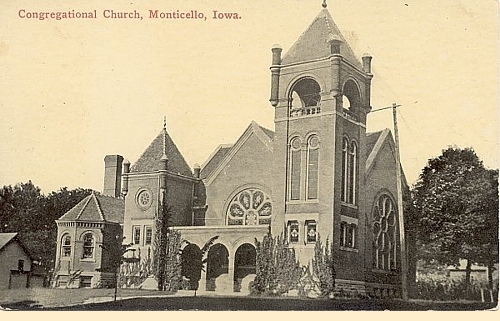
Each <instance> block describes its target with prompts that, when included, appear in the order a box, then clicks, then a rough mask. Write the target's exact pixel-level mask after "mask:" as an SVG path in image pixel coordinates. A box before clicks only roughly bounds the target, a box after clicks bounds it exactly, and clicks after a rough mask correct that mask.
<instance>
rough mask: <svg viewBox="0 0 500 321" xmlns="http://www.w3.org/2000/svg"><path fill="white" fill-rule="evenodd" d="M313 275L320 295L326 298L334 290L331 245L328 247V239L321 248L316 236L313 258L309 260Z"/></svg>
mask: <svg viewBox="0 0 500 321" xmlns="http://www.w3.org/2000/svg"><path fill="white" fill-rule="evenodd" d="M311 265H312V271H313V274H314V275H315V276H316V278H317V279H318V281H319V282H318V287H319V289H320V295H321V296H322V297H325V298H328V297H329V296H330V294H332V293H333V291H334V290H335V275H336V274H335V266H334V262H333V243H332V245H331V246H330V244H329V241H328V238H327V239H326V244H325V246H323V244H322V243H321V240H320V238H319V236H318V239H317V240H316V243H315V244H314V257H313V259H312V260H311Z"/></svg>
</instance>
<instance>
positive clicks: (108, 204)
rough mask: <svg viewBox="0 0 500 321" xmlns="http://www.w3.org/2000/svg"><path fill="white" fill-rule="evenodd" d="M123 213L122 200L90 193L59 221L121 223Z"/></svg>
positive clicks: (123, 202)
mask: <svg viewBox="0 0 500 321" xmlns="http://www.w3.org/2000/svg"><path fill="white" fill-rule="evenodd" d="M124 211H125V201H124V200H123V199H119V198H114V197H109V196H104V195H96V194H94V193H92V194H91V195H89V196H87V197H85V198H84V199H83V200H81V201H80V203H78V204H76V205H75V206H74V207H73V208H72V209H70V210H69V211H68V212H66V214H64V215H63V216H61V217H60V218H59V221H86V222H113V223H123V215H124Z"/></svg>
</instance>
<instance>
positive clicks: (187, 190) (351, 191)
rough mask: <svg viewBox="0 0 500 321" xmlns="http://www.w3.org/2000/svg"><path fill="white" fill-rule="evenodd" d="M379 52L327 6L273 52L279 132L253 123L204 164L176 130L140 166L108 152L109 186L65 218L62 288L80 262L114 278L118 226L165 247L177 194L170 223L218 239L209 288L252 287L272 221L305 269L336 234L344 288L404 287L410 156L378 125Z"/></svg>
mask: <svg viewBox="0 0 500 321" xmlns="http://www.w3.org/2000/svg"><path fill="white" fill-rule="evenodd" d="M371 59H372V58H371V57H370V56H369V55H368V54H364V55H363V56H362V57H361V59H359V58H358V57H357V56H356V55H355V54H354V52H353V51H352V49H351V48H350V47H349V45H348V43H347V42H346V40H345V38H344V37H343V36H342V34H341V32H340V30H339V29H338V27H337V25H336V24H335V23H334V21H333V19H332V17H331V15H330V13H329V12H328V9H327V8H326V6H324V8H323V9H321V11H320V12H319V14H318V15H317V16H316V17H315V18H314V20H313V21H312V23H311V24H310V25H309V27H308V28H307V29H306V30H305V31H304V32H303V34H302V35H301V36H300V37H299V39H298V40H297V41H296V42H295V44H293V46H292V47H291V48H289V49H288V51H287V52H286V53H284V54H283V55H282V49H281V47H280V46H278V45H275V46H273V48H272V64H271V68H270V69H271V99H270V102H271V106H272V107H270V108H274V111H275V113H274V124H275V128H274V131H272V130H270V129H266V128H263V127H261V126H260V125H258V124H257V123H255V122H253V121H252V122H250V125H249V126H248V127H247V129H246V130H245V131H244V132H243V133H242V135H241V136H240V137H239V139H238V140H237V141H236V142H235V143H234V144H230V145H227V144H226V145H220V146H219V147H218V148H217V149H216V150H215V151H214V152H213V153H212V155H211V156H210V157H209V158H208V159H207V160H206V161H205V163H204V164H203V165H202V166H197V165H196V166H195V167H194V168H193V169H191V168H190V166H188V165H187V163H186V161H185V160H184V157H183V156H182V154H181V153H180V151H179V149H178V148H177V146H176V145H175V143H174V142H173V141H172V139H171V137H170V135H169V134H168V132H167V130H166V128H165V127H164V128H163V129H161V130H160V133H159V134H158V136H157V137H156V138H155V139H154V140H153V141H152V143H151V144H150V145H149V147H147V148H146V150H145V151H144V153H143V154H142V155H141V156H140V157H139V159H138V160H137V162H135V163H134V164H130V162H128V161H127V160H124V158H123V157H122V156H120V155H107V156H106V157H105V177H104V190H103V193H102V195H99V194H92V195H90V196H88V197H87V198H85V199H84V200H82V201H81V202H80V203H79V204H78V205H76V206H75V207H74V208H73V209H72V210H70V211H68V212H67V213H66V214H64V215H63V216H62V217H61V218H60V219H59V220H57V225H58V249H57V257H56V266H57V267H58V273H57V278H56V280H57V282H56V285H59V286H63V285H65V284H67V282H68V280H69V278H70V277H71V276H70V275H71V271H76V270H80V271H81V274H80V276H79V278H80V281H79V283H78V284H79V286H95V285H96V284H98V283H99V282H101V283H102V282H103V280H106V279H107V278H109V277H110V276H112V275H113V272H114V271H113V270H112V268H111V267H109V264H110V263H109V262H110V258H109V253H106V251H105V250H103V247H104V248H106V245H107V244H108V243H112V242H116V238H113V237H108V236H107V235H114V234H117V233H123V236H124V237H125V240H126V243H130V242H132V243H133V244H134V248H136V249H137V250H136V251H135V255H139V254H140V255H142V256H144V255H146V253H152V246H153V243H154V242H153V239H154V233H155V226H154V224H155V216H156V215H157V214H158V211H159V208H160V206H161V201H162V195H163V193H165V195H166V202H167V203H168V205H169V207H170V208H171V212H172V213H173V216H172V218H171V225H172V226H174V227H175V229H177V230H179V231H180V233H181V235H182V237H183V238H184V239H187V240H189V241H190V245H189V246H190V247H193V248H201V247H202V246H203V245H204V244H205V242H207V240H209V239H210V238H212V237H213V236H218V239H217V240H216V242H215V244H214V245H213V246H212V247H211V248H210V250H209V252H208V262H207V266H206V272H205V271H204V272H202V278H201V280H200V285H199V287H200V290H207V291H223V292H233V291H247V290H248V289H246V288H245V286H243V284H247V283H248V279H249V278H251V277H253V275H254V274H255V261H256V250H255V239H262V237H263V236H264V235H265V234H266V233H267V231H268V228H269V226H271V231H272V234H273V235H279V234H281V233H283V234H284V235H285V237H286V238H287V241H288V242H289V244H290V246H291V247H293V248H294V249H295V251H296V254H297V256H298V258H299V260H300V262H301V264H303V265H307V264H308V262H309V261H310V260H311V258H312V257H313V250H314V244H315V242H316V240H317V238H318V235H319V236H321V239H322V240H323V241H324V240H326V238H328V239H329V240H330V241H331V242H333V255H334V261H335V269H336V287H337V288H338V289H343V290H344V291H355V292H358V293H366V294H369V295H373V296H379V297H380V296H391V297H399V296H401V290H402V287H401V284H402V274H401V271H402V261H401V257H402V255H401V254H402V248H404V246H403V247H401V244H400V233H399V232H400V226H401V225H400V217H402V216H401V213H400V212H399V211H398V197H397V190H398V188H397V178H396V177H397V174H396V166H399V165H398V164H397V156H396V146H395V144H394V141H393V138H392V135H391V132H390V131H389V130H388V129H384V130H381V131H378V132H373V133H367V132H366V122H367V116H368V115H369V113H370V110H371V107H370V86H371V80H372V77H373V75H372V73H371ZM402 177H403V178H402V185H403V190H407V184H406V181H405V179H404V175H403V176H402ZM120 240H121V239H120ZM185 250H186V249H185ZM403 257H404V256H403Z"/></svg>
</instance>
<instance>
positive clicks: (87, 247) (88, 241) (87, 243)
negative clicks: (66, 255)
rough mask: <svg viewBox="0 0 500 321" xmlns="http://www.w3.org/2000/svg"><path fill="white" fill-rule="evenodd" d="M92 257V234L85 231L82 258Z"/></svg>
mask: <svg viewBox="0 0 500 321" xmlns="http://www.w3.org/2000/svg"><path fill="white" fill-rule="evenodd" d="M93 257H94V236H93V235H92V233H87V234H85V235H84V236H83V258H84V259H88V258H93Z"/></svg>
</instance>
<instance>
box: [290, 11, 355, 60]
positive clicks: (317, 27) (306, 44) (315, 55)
mask: <svg viewBox="0 0 500 321" xmlns="http://www.w3.org/2000/svg"><path fill="white" fill-rule="evenodd" d="M332 37H337V38H340V40H342V43H341V45H340V54H341V56H342V57H343V58H344V59H346V60H347V61H349V62H350V63H351V64H353V65H354V66H356V67H358V68H359V69H362V65H361V63H360V61H359V60H358V58H356V55H355V54H354V52H353V51H352V49H351V47H350V46H349V44H348V43H347V41H346V40H345V38H344V36H343V35H342V33H341V32H340V29H339V28H338V27H337V25H336V24H335V22H333V19H332V16H331V15H330V12H328V10H327V9H322V10H321V11H320V13H319V14H318V15H317V16H316V18H314V20H313V22H312V23H311V24H310V25H309V27H308V28H307V29H306V31H304V32H303V33H302V35H301V36H300V37H299V39H298V40H297V41H296V42H295V44H293V46H292V47H291V48H290V49H289V50H288V52H287V53H286V54H285V55H284V56H283V60H282V61H281V63H282V64H283V65H287V64H292V63H296V62H301V61H310V60H314V59H319V58H325V57H328V56H330V55H331V52H330V44H329V43H328V40H329V39H331V38H332Z"/></svg>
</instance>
